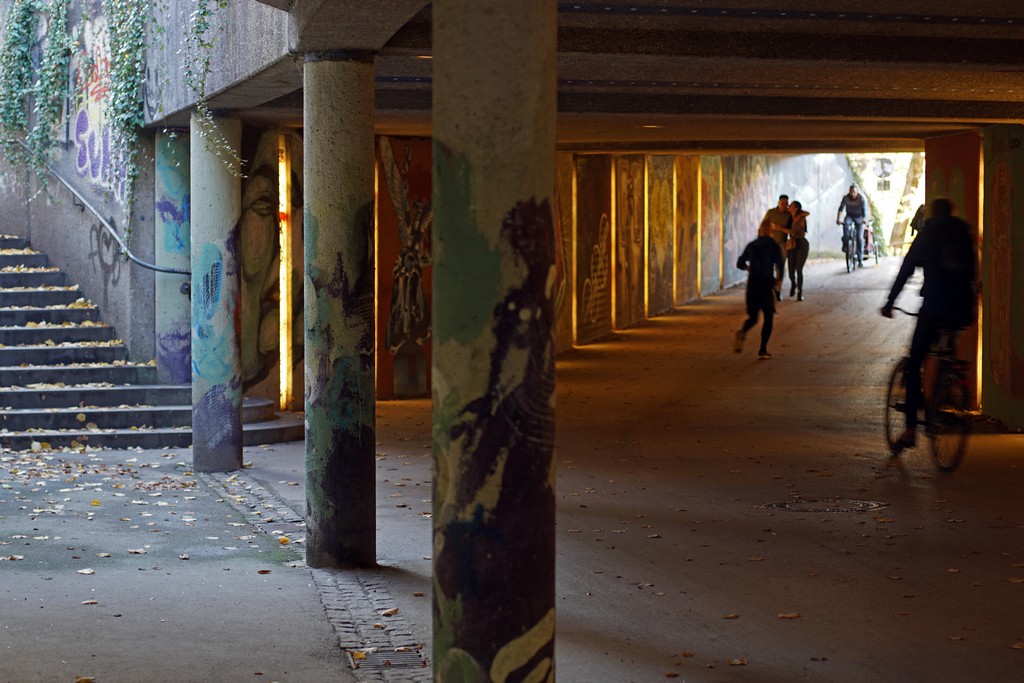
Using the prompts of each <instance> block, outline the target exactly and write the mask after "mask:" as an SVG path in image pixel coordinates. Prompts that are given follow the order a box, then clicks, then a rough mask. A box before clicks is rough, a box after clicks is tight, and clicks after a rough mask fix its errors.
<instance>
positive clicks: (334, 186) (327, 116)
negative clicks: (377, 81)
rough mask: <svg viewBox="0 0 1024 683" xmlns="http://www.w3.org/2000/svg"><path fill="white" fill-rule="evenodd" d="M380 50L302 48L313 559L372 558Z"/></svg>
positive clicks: (315, 562)
mask: <svg viewBox="0 0 1024 683" xmlns="http://www.w3.org/2000/svg"><path fill="white" fill-rule="evenodd" d="M373 79H374V67H373V57H372V55H370V54H368V53H353V52H340V51H339V52H322V53H320V52H318V53H310V54H307V55H306V63H305V66H304V72H303V81H304V93H305V95H304V97H305V99H304V102H303V109H304V111H303V117H304V129H303V140H304V141H303V179H304V192H305V195H304V207H305V208H304V213H303V233H304V243H305V284H304V297H305V349H304V354H305V368H306V378H305V379H306V527H307V535H306V563H307V564H309V565H310V566H311V567H325V566H345V565H358V566H370V565H373V564H375V563H376V500H375V481H376V479H375V475H374V472H375V465H376V461H375V448H374V447H375V444H376V406H375V396H374V356H373V349H374V346H373V345H374V319H373V305H374V304H373V297H374V265H373V244H374V243H373V201H374V200H373V190H374V182H373V174H374V151H373V147H374V145H373V111H374V83H373Z"/></svg>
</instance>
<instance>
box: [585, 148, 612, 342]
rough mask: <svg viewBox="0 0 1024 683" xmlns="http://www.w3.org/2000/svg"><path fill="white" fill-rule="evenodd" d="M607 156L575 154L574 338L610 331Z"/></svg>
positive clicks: (609, 166)
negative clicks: (575, 299)
mask: <svg viewBox="0 0 1024 683" xmlns="http://www.w3.org/2000/svg"><path fill="white" fill-rule="evenodd" d="M611 172H612V164H611V158H610V157H607V156H581V157H577V158H576V188H577V192H576V196H577V206H576V214H577V217H576V249H577V252H576V266H577V269H576V298H577V307H576V342H577V343H579V344H585V343H587V342H590V341H594V340H595V339H598V338H599V337H602V336H604V335H606V334H608V333H609V332H611V331H612V315H611V313H612V311H611V305H612V301H611V299H612V296H611V219H610V216H611Z"/></svg>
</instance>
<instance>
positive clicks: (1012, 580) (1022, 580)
mask: <svg viewBox="0 0 1024 683" xmlns="http://www.w3.org/2000/svg"><path fill="white" fill-rule="evenodd" d="M1007 581H1009V582H1010V583H1024V578H1021V577H1019V576H1011V577H1010V578H1009V579H1007Z"/></svg>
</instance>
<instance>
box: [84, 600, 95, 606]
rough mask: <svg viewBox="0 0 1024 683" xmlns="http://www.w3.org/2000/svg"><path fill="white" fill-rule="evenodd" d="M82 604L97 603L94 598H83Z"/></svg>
mask: <svg viewBox="0 0 1024 683" xmlns="http://www.w3.org/2000/svg"><path fill="white" fill-rule="evenodd" d="M82 604H83V605H97V604H99V603H97V602H96V601H95V600H83V601H82Z"/></svg>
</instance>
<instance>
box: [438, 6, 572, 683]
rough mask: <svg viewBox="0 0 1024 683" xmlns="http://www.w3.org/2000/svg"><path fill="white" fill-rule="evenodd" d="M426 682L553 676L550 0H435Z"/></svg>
mask: <svg viewBox="0 0 1024 683" xmlns="http://www.w3.org/2000/svg"><path fill="white" fill-rule="evenodd" d="M433 21H434V41H433V45H434V60H433V74H434V105H433V121H434V207H435V209H434V210H435V214H434V216H435V220H434V229H435V233H434V257H435V261H434V334H435V337H434V340H435V341H434V343H435V347H434V364H433V368H434V375H433V411H434V413H433V421H434V427H433V433H434V468H435V469H434V472H435V479H434V495H433V500H434V517H433V519H434V552H433V558H434V579H433V580H434V586H433V587H434V590H433V600H434V604H433V607H434V652H433V659H434V677H435V680H439V681H446V682H447V683H451V682H457V681H466V682H468V681H474V682H476V681H506V680H517V681H527V680H528V681H554V638H555V538H554V522H555V496H554V479H555V471H554V464H553V459H552V446H553V441H554V353H553V349H554V341H553V339H554V334H553V327H554V324H553V315H554V311H553V299H552V295H553V287H554V283H555V281H556V272H555V249H556V244H555V229H554V223H553V216H552V207H553V200H552V194H553V191H554V187H555V173H554V170H555V43H556V39H555V34H556V3H554V2H552V1H550V0H522V1H521V2H515V3H510V2H506V1H505V0H436V1H435V2H434V4H433Z"/></svg>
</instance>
